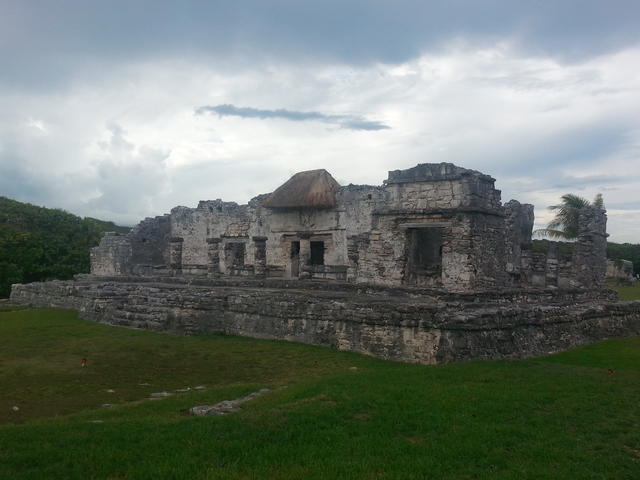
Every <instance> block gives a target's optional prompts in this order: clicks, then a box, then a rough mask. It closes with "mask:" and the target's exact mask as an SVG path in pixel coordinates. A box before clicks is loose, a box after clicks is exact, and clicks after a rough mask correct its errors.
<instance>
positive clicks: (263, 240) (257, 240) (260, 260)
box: [252, 237, 267, 277]
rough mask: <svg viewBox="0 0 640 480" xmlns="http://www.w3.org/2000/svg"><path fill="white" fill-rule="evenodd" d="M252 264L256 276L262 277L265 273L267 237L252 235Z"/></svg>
mask: <svg viewBox="0 0 640 480" xmlns="http://www.w3.org/2000/svg"><path fill="white" fill-rule="evenodd" d="M252 240H253V246H254V253H253V256H254V262H255V263H254V265H253V269H254V270H253V272H254V275H255V276H256V277H264V276H266V274H267V237H253V238H252Z"/></svg>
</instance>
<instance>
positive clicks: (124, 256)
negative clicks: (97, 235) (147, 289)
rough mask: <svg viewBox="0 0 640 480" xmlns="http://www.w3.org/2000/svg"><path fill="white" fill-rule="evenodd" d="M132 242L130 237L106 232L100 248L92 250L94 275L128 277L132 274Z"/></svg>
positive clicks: (92, 271)
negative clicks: (127, 275)
mask: <svg viewBox="0 0 640 480" xmlns="http://www.w3.org/2000/svg"><path fill="white" fill-rule="evenodd" d="M130 261H131V241H130V240H129V237H128V236H125V235H118V234H116V233H115V232H106V233H105V234H104V237H102V241H101V242H100V246H99V247H94V248H92V249H91V273H92V274H93V275H109V276H111V275H126V274H129V273H131V264H130Z"/></svg>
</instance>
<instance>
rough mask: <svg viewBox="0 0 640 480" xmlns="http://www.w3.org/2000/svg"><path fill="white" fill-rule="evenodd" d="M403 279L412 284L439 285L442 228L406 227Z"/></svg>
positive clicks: (440, 279)
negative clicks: (405, 260) (405, 259)
mask: <svg viewBox="0 0 640 480" xmlns="http://www.w3.org/2000/svg"><path fill="white" fill-rule="evenodd" d="M406 245H407V264H406V268H405V275H404V280H405V283H407V284H412V285H432V286H436V285H439V284H440V283H441V281H442V278H441V277H442V229H441V228H437V227H425V228H409V229H407V242H406Z"/></svg>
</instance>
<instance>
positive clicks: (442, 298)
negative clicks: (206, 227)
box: [11, 275, 640, 364]
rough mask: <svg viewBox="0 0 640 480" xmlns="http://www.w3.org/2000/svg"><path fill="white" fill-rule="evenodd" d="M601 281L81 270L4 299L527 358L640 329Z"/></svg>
mask: <svg viewBox="0 0 640 480" xmlns="http://www.w3.org/2000/svg"><path fill="white" fill-rule="evenodd" d="M615 298H616V297H615V293H614V292H611V291H608V290H592V291H589V290H566V291H561V290H549V289H540V290H514V291H501V292H483V293H475V294H462V295H459V294H450V293H444V292H440V291H436V290H428V289H409V288H407V289H400V288H382V287H369V286H362V285H357V284H356V285H354V284H340V283H332V284H330V285H329V286H328V285H327V284H326V283H315V282H311V281H309V282H292V281H286V280H262V281H258V280H255V281H251V280H230V279H217V280H206V279H188V278H176V277H166V278H160V277H156V278H151V277H111V278H108V277H93V276H89V275H82V276H78V277H77V278H76V279H75V280H72V281H51V282H45V283H31V284H27V285H14V286H13V288H12V292H11V300H12V301H15V302H18V303H22V304H27V305H31V306H34V307H54V308H66V309H72V310H77V311H78V312H79V313H80V316H81V317H82V318H84V319H88V320H94V321H98V322H101V323H107V324H112V325H122V326H126V327H131V328H140V329H147V330H154V331H159V332H168V333H175V334H187V335H191V334H203V333H225V334H231V335H243V336H248V337H255V338H271V339H283V340H291V341H296V342H302V343H309V344H313V345H323V346H328V347H332V348H337V349H340V350H350V351H354V352H360V353H365V354H368V355H373V356H376V357H380V358H385V359H391V360H399V361H404V362H416V363H424V364H436V363H446V362H457V361H463V360H473V359H499V358H524V357H531V356H537V355H544V354H548V353H552V352H558V351H561V350H566V349H568V348H571V347H575V346H578V345H582V344H586V343H591V342H595V341H598V340H602V339H605V338H611V337H623V336H630V335H638V334H640V301H636V302H617V301H615Z"/></svg>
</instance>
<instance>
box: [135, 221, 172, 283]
mask: <svg viewBox="0 0 640 480" xmlns="http://www.w3.org/2000/svg"><path fill="white" fill-rule="evenodd" d="M170 236H171V226H170V220H169V215H163V216H159V217H154V218H145V219H144V220H143V221H141V222H140V223H139V224H138V225H136V226H135V227H133V230H132V231H131V233H129V234H128V237H129V241H130V242H131V261H130V265H131V269H132V271H133V272H134V273H140V274H148V273H152V267H153V266H159V267H167V266H168V264H169V248H168V246H169V239H170Z"/></svg>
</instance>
